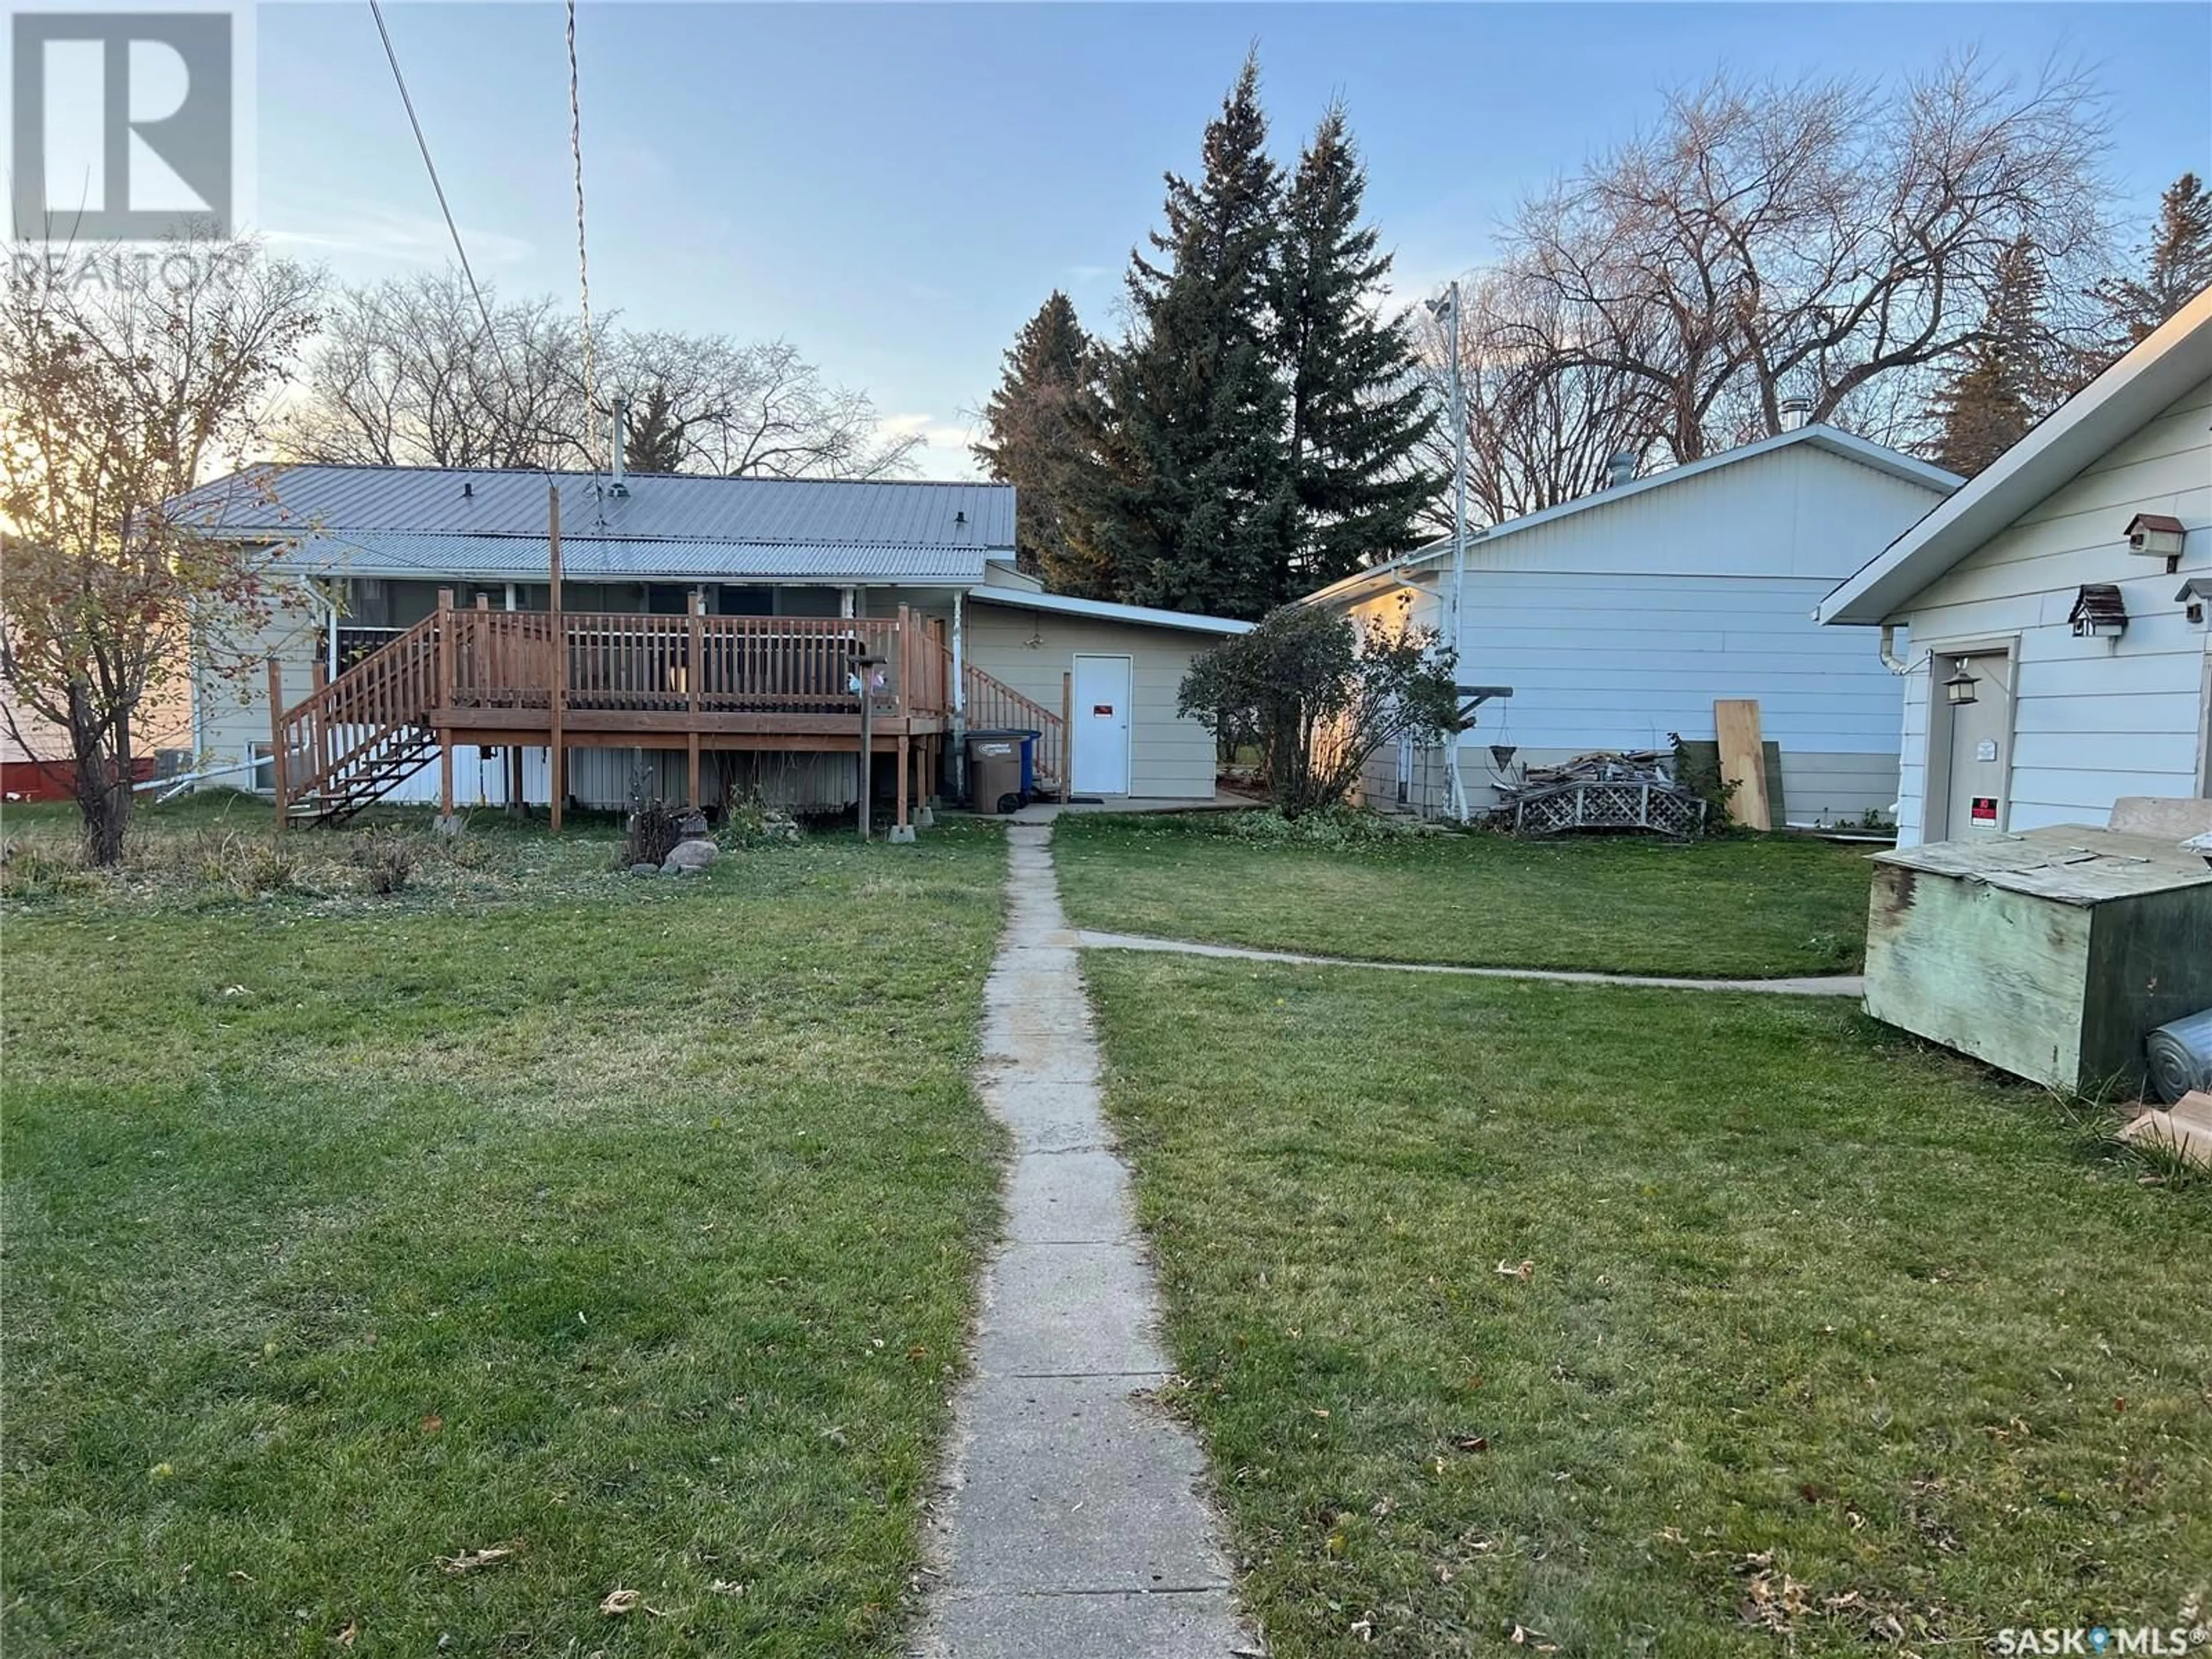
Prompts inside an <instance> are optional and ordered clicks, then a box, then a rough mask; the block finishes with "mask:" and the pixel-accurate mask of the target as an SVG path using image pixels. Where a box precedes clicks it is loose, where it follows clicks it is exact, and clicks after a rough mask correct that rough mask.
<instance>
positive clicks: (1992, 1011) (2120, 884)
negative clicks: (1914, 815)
mask: <svg viewBox="0 0 2212 1659" xmlns="http://www.w3.org/2000/svg"><path fill="white" fill-rule="evenodd" d="M1874 863H1875V877H1874V893H1873V898H1872V901H1871V904H1870V907H1869V911H1868V915H1867V968H1866V981H1867V994H1866V1006H1867V1012H1869V1013H1870V1014H1873V1015H1874V1016H1875V1018H1878V1019H1882V1020H1887V1022H1888V1023H1889V1024H1893V1025H1898V1026H1902V1027H1903V1028H1904V1029H1905V1030H1908V1031H1911V1032H1913V1033H1914V1034H1916V1035H1917V1036H1923V1037H1927V1038H1929V1040H1931V1041H1933V1042H1941V1043H1942V1044H1944V1045H1945V1046H1946V1047H1948V1048H1956V1049H1958V1050H1960V1052H1961V1053H1963V1054H1972V1055H1973V1056H1975V1057H1976V1058H1977V1059H1978V1060H1987V1061H1988V1062H1989V1063H1990V1065H1992V1066H2001V1067H2002V1068H2003V1069H2004V1070H2006V1071H2008V1072H2012V1073H2016V1074H2017V1075H2019V1076H2021V1077H2024V1078H2027V1079H2031V1080H2032V1081H2033V1082H2037V1083H2041V1084H2044V1085H2047V1086H2049V1087H2051V1088H2053V1089H2060V1090H2064V1091H2068V1092H2069V1093H2075V1094H2081V1095H2087V1096H2091V1097H2099V1098H2118V1097H2126V1096H2129V1095H2132V1094H2135V1093H2137V1092H2139V1091H2141V1089H2142V1083H2143V1077H2144V1070H2143V1039H2144V1038H2145V1037H2146V1036H2148V1035H2149V1033H2150V1031H2151V1030H2152V1029H2153V1028H2154V1027H2155V1026H2158V1025H2162V1024H2165V1023H2166V1021H2167V1020H2170V1019H2178V1018H2180V1017H2181V1016H2182V1015H2184V1014H2192V1013H2195V1012H2197V1010H2198V1009H2200V1008H2206V1007H2212V868H2208V867H2207V866H2206V865H2205V863H2204V860H2203V859H2201V858H2199V857H2197V856H2195V855H2193V854H2185V853H2183V852H2182V851H2181V850H2180V849H2179V848H2178V847H2177V846H2176V845H2175V844H2174V843H2173V842H2172V841H2170V840H2166V839H2162V838H2156V837H2152V836H2133V835H2121V834H2117V833H2115V832H2113V831H2112V830H2108V829H2089V828H2087V827H2084V826H2081V825H2078V824H2061V825H2058V826H2056V827H2054V828H2051V829H2031V830H2028V831H2027V832H2025V833H2023V834H2020V835H2008V836H1977V837H1974V838H1972V839H1971V840H1966V841H1946V842H1931V843H1929V845H1927V846H1924V847H1902V848H1897V849H1896V850H1894V851H1893V852H1887V853H1878V854H1875V860H1874Z"/></svg>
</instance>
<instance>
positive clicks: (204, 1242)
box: [0, 806, 1000, 1659]
mask: <svg viewBox="0 0 2212 1659" xmlns="http://www.w3.org/2000/svg"><path fill="white" fill-rule="evenodd" d="M217 810H218V809H217V808H216V807H208V806H199V807H194V808H191V809H188V810H187V811H185V812H183V813H182V814H179V815H176V816H174V817H171V818H169V819H167V820H161V819H157V820H155V836H156V838H158V836H159V834H160V833H161V829H162V827H163V825H164V823H166V825H167V829H168V830H169V832H170V833H172V834H173V835H179V836H185V842H184V843H183V844H185V845H187V846H188V847H190V848H201V849H202V852H201V853H200V854H191V856H182V855H180V856H181V857H182V863H183V864H184V865H185V866H189V865H190V864H191V859H192V857H197V856H203V855H204V857H205V858H206V859H208V860H211V861H213V862H215V863H218V864H225V865H228V864H232V863H237V862H239V861H240V860H244V859H246V856H247V854H248V852H249V850H250V849H249V848H247V847H246V846H245V845H244V844H240V845H234V846H231V847H229V848H228V849H227V850H226V849H225V848H223V847H222V846H221V845H219V844H217V843H216V842H214V841H213V840H212V839H211V838H210V836H209V835H208V830H209V826H210V820H211V818H213V817H216V815H217ZM265 811H266V809H265V807H264V808H263V809H261V811H260V813H259V814H258V815H256V814H250V813H245V812H243V811H241V813H240V816H239V817H238V818H237V819H236V823H235V824H234V825H233V827H239V826H246V827H247V828H250V829H251V830H252V832H253V833H254V834H256V835H258V833H259V832H260V831H261V830H262V829H264V828H265V823H266V817H265ZM225 822H226V823H229V822H230V821H229V820H226V821H225ZM7 827H8V829H9V834H10V836H11V837H15V836H18V835H19V832H20V833H21V835H24V836H31V837H33V838H35V836H36V834H37V833H38V832H40V830H41V829H47V830H52V831H54V832H57V833H59V832H61V831H62V830H65V825H60V824H56V823H53V822H52V821H51V820H49V819H44V818H42V817H41V816H40V814H37V813H30V814H23V815H17V814H15V813H11V814H10V816H9V823H8V826H7ZM285 839H286V842H287V845H288V847H289V848H293V849H295V851H298V850H300V849H305V850H304V857H305V858H306V859H307V861H308V862H309V863H310V864H313V865H316V866H318V867H315V868H312V869H307V870H305V871H304V872H302V873H300V874H299V875H298V876H297V877H296V878H288V879H287V880H286V881H284V882H282V883H279V884H278V890H276V891H273V892H270V893H267V894H265V895H264V896H261V897H258V898H256V899H253V900H251V901H242V900H240V898H238V897H237V896H235V893H234V892H233V891H230V890H227V889H226V888H225V887H224V886H223V884H222V882H221V881H220V880H213V879H210V880H209V881H205V882H197V881H193V880H189V879H186V878H185V877H183V876H179V875H176V874H175V873H174V872H171V874H170V875H168V876H166V877H163V878H160V879H155V878H138V877H134V878H128V879H125V881H123V882H121V883H119V884H114V885H112V886H111V885H108V884H100V883H87V882H84V881H82V879H77V880H64V881H60V882H58V883H44V882H32V883H30V884H29V885H30V888H31V889H32V892H33V896H29V897H25V898H19V899H18V900H16V901H15V902H11V903H10V904H9V906H8V907H7V911H6V915H5V929H6V970H7V976H6V987H5V989H6V994H5V998H4V1007H3V1008H0V1012H4V1024H5V1037H6V1060H7V1065H6V1075H5V1125H4V1127H5V1142H4V1150H5V1175H6V1182H5V1199H6V1251H5V1269H6V1304H5V1337H6V1378H5V1383H6V1401H5V1403H6V1425H5V1430H6V1439H5V1452H4V1455H5V1468H4V1488H0V1490H4V1500H5V1506H6V1516H7V1546H6V1559H5V1569H4V1571H5V1581H6V1582H5V1585H4V1612H0V1645H4V1646H5V1648H6V1650H7V1651H8V1652H9V1653H10V1654H11V1655H12V1654H16V1653H21V1654H25V1655H29V1654H33V1653H65V1654H82V1655H87V1656H108V1655H123V1654H149V1655H150V1654H162V1655H173V1656H187V1659H191V1656H207V1659H216V1656H225V1659H228V1656H237V1655H249V1654H251V1655H261V1654H301V1655H307V1654H330V1653H336V1652H346V1651H351V1652H353V1653H356V1654H409V1655H422V1654H429V1653H433V1652H437V1651H449V1652H453V1653H457V1654H471V1655H532V1656H536V1655H547V1656H551V1655H569V1654H574V1655H579V1656H580V1655H584V1654H586V1653H595V1652H604V1653H605V1654H606V1655H608V1656H618V1655H631V1654H635V1655H645V1654H663V1653H671V1654H672V1653H686V1654H690V1653H700V1654H734V1653H746V1654H762V1655H783V1654H788V1655H806V1656H812V1655H820V1654H864V1653H865V1654H886V1653H891V1652H895V1651H896V1650H897V1646H898V1641H899V1637H900V1632H901V1630H902V1626H903V1622H904V1616H903V1610H902V1596H903V1595H904V1594H905V1592H906V1589H907V1584H908V1575H909V1573H910V1572H911V1571H913V1570H914V1568H915V1564H916V1562H917V1559H918V1554H917V1528H916V1520H917V1516H916V1510H915V1504H916V1499H917V1498H918V1497H920V1496H921V1495H922V1494H923V1493H925V1492H927V1488H928V1484H929V1482H930V1480H931V1479H932V1477H933V1468H934V1459H935V1448H936V1445H937V1442H938V1438H939V1435H940V1433H941V1431H943V1429H944V1427H945V1420H946V1415H947V1413H946V1394H947V1390H948V1385H949V1380H950V1375H951V1372H952V1370H954V1369H955V1368H956V1367H957V1363H958V1356H959V1352H960V1344H961V1339H962V1333H963V1322H964V1320H965V1318H966V1316H967V1313H968V1301H969V1286H970V1285H971V1283H972V1282H973V1273H974V1269H975V1264H976V1261H977V1259H978V1255H979V1251H980V1249H981V1246H982V1244H983V1243H984V1242H985V1240H986V1239H987V1236H988V1234H989V1232H990V1231H991V1229H992V1227H993V1225H994V1221H995V1216H996V1206H995V1200H994V1187H995V1181H996V1153H997V1142H996V1140H995V1138H994V1133H993V1132H992V1131H991V1129H990V1128H989V1127H988V1126H987V1121H986V1119H985V1117H984V1115H983V1114H982V1112H981V1109H980V1108H979V1107H978V1105H977V1104H976V1103H975V1101H974V1099H973V1098H972V1097H971V1094H970V1091H969V1084H968V1068H969V1064H970V1062H971V1059H972V1054H973V1047H974V1028H975V1014H976V1011H977V1009H978V1007H979V1004H980V995H981V979H982V975H983V973H984V971H985V969H986V967H987V962H988V958H989V955H990V952H991V950H992V948H993V945H994V937H995V934H996V932H997V929H998V925H999V916H1000V908H999V901H998V890H997V882H998V878H999V872H1000V840H999V837H998V836H997V835H996V833H995V832H994V831H992V830H989V829H964V830H960V829H939V830H937V831H935V832H933V833H932V834H931V835H930V836H927V837H926V838H925V840H924V841H923V842H922V843H921V845H920V846H918V847H915V848H884V847H880V846H878V847H875V848H857V847H854V846H853V845H852V844H851V843H850V842H847V841H844V840H842V839H834V840H825V841H822V842H811V843H807V844H805V845H802V846H798V847H785V848H773V849H762V850H758V851H754V852H747V853H740V854H735V855H733V856H732V857H729V858H726V859H725V860H723V861H722V863H721V864H720V866H717V867H716V868H715V869H714V871H713V872H711V873H710V874H709V875H708V876H707V877H705V878H700V879H697V880H685V881H682V882H678V881H675V880H668V881H661V880H657V879H656V880H632V879H630V878H627V877H623V876H616V875H611V874H608V873H605V872H606V871H607V869H608V866H610V865H611V862H612V860H613V858H614V853H615V846H616V843H615V841H614V839H613V838H612V837H611V836H609V835H607V834H605V833H604V832H602V833H599V834H596V835H595V834H591V833H586V834H582V835H572V836H564V837H562V838H560V839H557V840H556V839H554V838H551V837H549V836H544V835H542V834H531V833H528V832H515V831H507V830H504V829H495V830H493V831H491V832H489V833H485V834H479V835H476V836H471V839H470V841H469V842H467V843H466V844H465V850H464V851H463V852H461V853H459V854H455V855H453V856H452V857H451V858H449V859H444V860H441V861H437V862H436V863H435V867H426V869H425V870H424V871H423V872H421V873H420V874H418V876H417V878H416V881H415V882H414V884H411V885H410V887H409V888H408V889H407V890H405V891H403V892H402V893H400V894H398V896H393V897H390V898H386V899H374V898H370V897H368V896H364V895H363V894H362V892H361V891H360V890H358V887H357V884H356V883H355V882H354V880H353V878H352V877H351V876H350V875H349V872H348V866H347V862H346V858H345V855H344V852H343V849H345V848H347V847H348V846H349V838H347V837H344V836H329V835H327V834H326V833H322V832H318V833H316V834H311V835H306V836H288V837H286V838H285ZM425 844H426V846H427V845H428V843H427V842H426V843H425ZM210 849H211V850H210ZM170 850H171V852H172V853H174V852H175V848H171V849H170ZM253 856H256V857H258V856H260V855H259V854H253ZM21 862H22V860H20V859H19V860H11V863H15V864H20V863H21ZM255 879H259V878H255ZM251 884H252V883H251V882H249V883H248V885H251ZM501 1549H503V1550H508V1551H511V1552H512V1553H510V1554H507V1555H505V1556H500V1557H487V1556H486V1555H483V1554H481V1552H489V1551H494V1550H501ZM472 1553H477V1554H473V1555H472ZM618 1590H625V1591H634V1592H636V1593H637V1601H638V1605H637V1606H636V1607H635V1609H634V1610H633V1611H630V1612H629V1613H607V1612H602V1611H601V1603H602V1601H603V1600H604V1599H605V1598H606V1597H608V1596H609V1595H611V1594H612V1593H613V1592H616V1591H618ZM616 1605H617V1606H619V1605H621V1604H620V1603H619V1602H617V1604H616Z"/></svg>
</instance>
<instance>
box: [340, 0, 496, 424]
mask: <svg viewBox="0 0 2212 1659" xmlns="http://www.w3.org/2000/svg"><path fill="white" fill-rule="evenodd" d="M368 9H369V14H370V15H372V16H374V18H375V19H376V33H377V34H378V36H379V37H380V39H381V40H383V42H384V61H385V62H386V63H387V64H391V65H392V82H393V84H394V85H396V86H397V87H398V88H399V101H400V103H401V104H403V105H404V106H406V110H407V125H409V126H410V127H412V128H414V129H415V148H416V149H419V150H421V151H422V170H423V171H424V172H425V173H428V174H429V175H430V188H431V190H432V191H434V192H435V194H436V196H437V197H438V211H439V212H441V213H442V214H444V215H445V216H446V234H447V235H448V236H450V237H452V238H453V252H455V253H456V254H457V255H459V258H460V261H461V275H462V276H465V277H467V278H468V282H469V292H470V293H471V294H473V295H476V301H477V315H478V316H480V317H482V318H483V325H484V333H485V336H486V337H488V338H489V339H490V341H491V342H492V349H493V350H495V351H497V350H498V349H499V333H498V331H497V330H495V329H494V328H493V327H492V325H491V307H489V306H487V305H486V304H485V303H484V296H483V289H480V288H478V287H477V274H476V272H475V271H474V270H471V268H470V265H469V251H468V249H467V248H465V247H464V246H462V245H461V228H460V227H459V225H457V224H455V223H454V222H453V208H452V207H451V206H450V205H449V204H447V201H446V187H445V185H442V184H441V183H440V182H439V180H438V164H437V163H436V162H435V161H432V160H431V159H430V141H429V140H428V138H426V137H423V136H422V120H421V118H419V117H417V116H416V113H415V100H414V99H413V98H412V97H411V96H410V95H409V94H408V91H407V77H406V76H404V75H403V74H402V73H400V70H399V54H398V52H395V51H394V50H393V49H392V31H391V30H390V29H388V28H386V27H385V25H384V6H383V4H382V0H368ZM506 367H507V366H506V364H505V363H504V362H501V365H500V368H501V372H502V373H504V372H505V370H506ZM508 390H509V391H512V390H513V387H512V386H510V387H508Z"/></svg>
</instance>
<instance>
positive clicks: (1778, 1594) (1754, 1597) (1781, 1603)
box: [1735, 1550, 1810, 1635]
mask: <svg viewBox="0 0 2212 1659" xmlns="http://www.w3.org/2000/svg"><path fill="white" fill-rule="evenodd" d="M1735 1571H1737V1572H1738V1573H1739V1574H1741V1575H1744V1577H1745V1583H1744V1598H1743V1600H1742V1601H1741V1603H1739V1604H1738V1606H1737V1607H1736V1612H1737V1613H1739V1614H1741V1616H1742V1619H1743V1622H1744V1623H1745V1624H1747V1625H1756V1626H1759V1628H1760V1629H1761V1630H1770V1631H1772V1632H1775V1633H1776V1634H1777V1635H1784V1634H1787V1633H1788V1632H1790V1631H1791V1630H1792V1629H1794V1628H1795V1627H1796V1626H1795V1622H1794V1621H1795V1620H1798V1619H1802V1617H1804V1615H1805V1614H1806V1613H1808V1611H1810V1607H1809V1605H1808V1602H1807V1601H1806V1599H1805V1585H1804V1584H1803V1583H1802V1582H1801V1581H1800V1580H1798V1579H1795V1578H1792V1577H1790V1575H1789V1573H1788V1572H1786V1571H1783V1570H1782V1569H1780V1568H1778V1567H1777V1566H1776V1565H1774V1552H1773V1551H1772V1550H1761V1551H1759V1553H1758V1554H1756V1555H1747V1556H1744V1557H1742V1558H1741V1559H1739V1560H1738V1561H1737V1562H1736V1564H1735Z"/></svg>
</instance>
